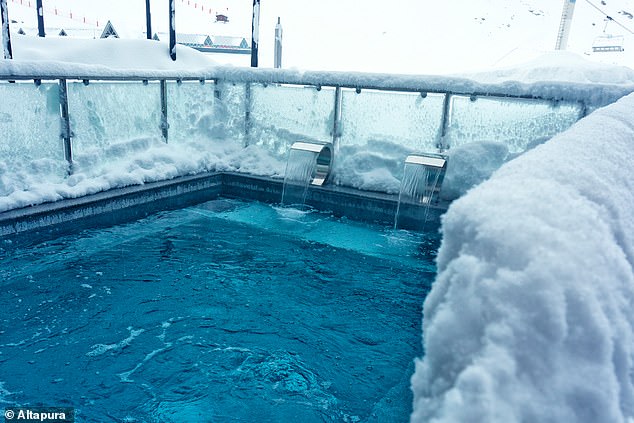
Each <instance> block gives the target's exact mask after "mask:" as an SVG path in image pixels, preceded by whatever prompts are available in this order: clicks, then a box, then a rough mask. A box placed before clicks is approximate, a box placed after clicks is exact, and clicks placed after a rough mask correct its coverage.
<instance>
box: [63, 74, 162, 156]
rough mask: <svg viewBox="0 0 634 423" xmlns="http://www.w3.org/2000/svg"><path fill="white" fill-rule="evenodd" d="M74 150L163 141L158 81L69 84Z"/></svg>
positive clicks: (80, 151) (81, 152) (83, 150)
mask: <svg viewBox="0 0 634 423" xmlns="http://www.w3.org/2000/svg"><path fill="white" fill-rule="evenodd" d="M68 92H69V99H68V107H69V114H70V122H71V129H72V131H73V135H74V136H73V150H74V152H76V153H78V154H83V153H85V152H87V151H89V150H94V149H95V148H97V149H104V148H107V147H108V146H110V145H113V144H120V143H124V142H128V141H133V140H137V139H141V138H144V139H147V138H155V139H156V138H161V137H162V132H161V128H160V123H161V94H160V88H159V83H158V82H151V83H149V84H147V85H143V84H142V83H141V82H131V83H125V82H121V83H116V82H108V83H105V82H104V83H100V82H91V83H90V84H89V85H84V84H82V83H81V82H74V83H69V84H68Z"/></svg>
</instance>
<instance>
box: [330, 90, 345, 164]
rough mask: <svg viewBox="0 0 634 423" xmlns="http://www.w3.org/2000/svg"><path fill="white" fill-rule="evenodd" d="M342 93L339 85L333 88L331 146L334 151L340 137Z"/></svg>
mask: <svg viewBox="0 0 634 423" xmlns="http://www.w3.org/2000/svg"><path fill="white" fill-rule="evenodd" d="M342 102H343V95H342V92H341V87H336V88H335V106H334V114H333V118H332V146H333V148H334V150H335V151H339V138H340V137H341V106H342Z"/></svg>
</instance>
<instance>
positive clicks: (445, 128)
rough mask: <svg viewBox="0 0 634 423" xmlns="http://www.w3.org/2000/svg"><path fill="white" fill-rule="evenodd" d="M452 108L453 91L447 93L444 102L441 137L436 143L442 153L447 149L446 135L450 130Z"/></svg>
mask: <svg viewBox="0 0 634 423" xmlns="http://www.w3.org/2000/svg"><path fill="white" fill-rule="evenodd" d="M450 109H451V93H445V99H444V100H443V103H442V121H441V123H440V138H439V139H438V142H437V143H436V148H437V149H438V150H440V153H442V152H443V151H444V150H446V149H447V147H448V146H447V145H445V136H446V135H447V132H448V130H449V113H450Z"/></svg>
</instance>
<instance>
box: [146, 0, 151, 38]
mask: <svg viewBox="0 0 634 423" xmlns="http://www.w3.org/2000/svg"><path fill="white" fill-rule="evenodd" d="M145 27H146V29H147V39H148V40H151V39H152V14H151V13H150V0H145Z"/></svg>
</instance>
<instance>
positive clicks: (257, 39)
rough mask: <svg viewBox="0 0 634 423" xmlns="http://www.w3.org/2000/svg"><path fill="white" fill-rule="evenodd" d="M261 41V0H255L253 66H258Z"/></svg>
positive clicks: (252, 46)
mask: <svg viewBox="0 0 634 423" xmlns="http://www.w3.org/2000/svg"><path fill="white" fill-rule="evenodd" d="M259 42H260V0H253V18H252V20H251V67H252V68H257V67H258V44H259Z"/></svg>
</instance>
